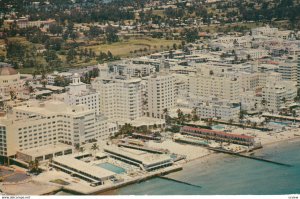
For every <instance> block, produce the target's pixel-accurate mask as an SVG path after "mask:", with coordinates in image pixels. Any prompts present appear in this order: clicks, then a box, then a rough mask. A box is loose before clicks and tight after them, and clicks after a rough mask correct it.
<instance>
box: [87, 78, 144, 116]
mask: <svg viewBox="0 0 300 199" xmlns="http://www.w3.org/2000/svg"><path fill="white" fill-rule="evenodd" d="M92 87H93V88H94V89H96V91H97V93H98V94H99V106H100V112H101V113H104V114H105V115H106V116H107V117H108V118H109V119H112V120H118V119H120V118H122V119H128V120H134V119H136V118H138V117H141V116H142V115H143V113H142V86H141V79H139V78H130V79H127V78H125V77H120V76H119V77H113V76H111V78H110V77H108V76H107V77H98V78H96V79H95V80H94V81H93V82H92Z"/></svg>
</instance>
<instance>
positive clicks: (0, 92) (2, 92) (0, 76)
mask: <svg viewBox="0 0 300 199" xmlns="http://www.w3.org/2000/svg"><path fill="white" fill-rule="evenodd" d="M23 85H24V82H23V81H22V80H21V76H20V74H19V73H17V72H16V71H15V70H14V69H13V68H11V67H2V68H1V66H0V98H2V99H4V100H9V99H10V98H11V94H10V93H11V92H13V93H14V94H15V95H16V97H17V98H23V93H24V87H23Z"/></svg>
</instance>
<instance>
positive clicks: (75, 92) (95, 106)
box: [63, 74, 100, 115]
mask: <svg viewBox="0 0 300 199" xmlns="http://www.w3.org/2000/svg"><path fill="white" fill-rule="evenodd" d="M68 89H69V90H68V92H66V93H65V94H63V95H64V102H65V103H66V104H69V105H79V104H85V105H87V107H88V108H89V110H93V111H95V114H96V115H100V105H99V94H98V93H96V92H95V91H92V90H91V89H88V88H87V84H85V83H82V82H81V81H80V77H79V75H78V74H74V76H73V79H72V83H71V84H70V85H69V86H68Z"/></svg>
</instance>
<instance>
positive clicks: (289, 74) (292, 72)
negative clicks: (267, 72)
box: [278, 62, 297, 81]
mask: <svg viewBox="0 0 300 199" xmlns="http://www.w3.org/2000/svg"><path fill="white" fill-rule="evenodd" d="M278 72H279V73H281V75H282V79H283V80H288V81H297V63H293V62H291V63H289V62H285V63H280V64H279V68H278Z"/></svg>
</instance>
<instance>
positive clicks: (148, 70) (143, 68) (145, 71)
mask: <svg viewBox="0 0 300 199" xmlns="http://www.w3.org/2000/svg"><path fill="white" fill-rule="evenodd" d="M113 71H114V73H116V74H122V75H129V76H131V77H145V76H148V75H150V74H152V73H154V72H155V66H152V65H146V64H134V63H132V62H124V63H116V64H114V65H113Z"/></svg>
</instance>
